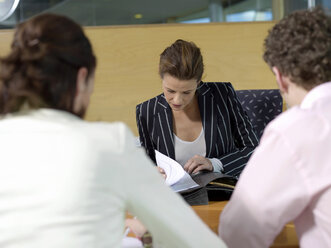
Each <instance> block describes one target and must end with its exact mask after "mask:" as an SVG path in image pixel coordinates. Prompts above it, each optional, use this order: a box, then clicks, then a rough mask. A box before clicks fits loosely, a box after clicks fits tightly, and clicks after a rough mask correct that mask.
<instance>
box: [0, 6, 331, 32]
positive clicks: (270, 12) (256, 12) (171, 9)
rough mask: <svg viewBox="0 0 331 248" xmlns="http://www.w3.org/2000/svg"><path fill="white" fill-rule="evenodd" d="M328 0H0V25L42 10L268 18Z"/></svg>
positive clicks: (77, 14) (81, 17)
mask: <svg viewBox="0 0 331 248" xmlns="http://www.w3.org/2000/svg"><path fill="white" fill-rule="evenodd" d="M313 5H322V6H324V7H326V8H328V9H331V1H330V0H291V1H289V0H167V1H164V0H0V28H13V27H14V26H15V25H16V24H17V23H19V22H21V21H24V20H26V19H28V18H30V17H32V16H34V15H37V14H39V13H43V12H52V13H57V14H62V15H66V16H69V17H70V18H72V19H74V20H75V21H77V22H78V23H80V24H81V25H84V26H100V25H132V24H134V25H136V24H155V23H206V22H242V21H270V20H277V19H280V18H282V17H283V16H284V15H286V14H288V13H290V12H292V11H294V10H297V9H304V8H308V7H309V6H313Z"/></svg>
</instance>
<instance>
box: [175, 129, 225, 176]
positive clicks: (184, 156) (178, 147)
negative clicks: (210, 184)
mask: <svg viewBox="0 0 331 248" xmlns="http://www.w3.org/2000/svg"><path fill="white" fill-rule="evenodd" d="M174 137H175V139H174V143H175V144H174V147H175V154H176V161H177V162H178V163H179V164H180V165H181V166H183V167H184V165H185V164H186V162H187V161H188V160H189V159H191V158H192V157H194V156H195V155H200V156H203V157H205V156H206V140H205V132H204V130H203V128H201V132H200V135H199V137H198V138H196V139H195V140H194V141H185V140H182V139H180V138H179V137H178V136H177V135H176V134H175V133H174ZM208 159H209V160H210V162H211V163H212V165H213V171H214V172H222V170H223V165H222V162H221V161H220V160H219V159H217V158H208Z"/></svg>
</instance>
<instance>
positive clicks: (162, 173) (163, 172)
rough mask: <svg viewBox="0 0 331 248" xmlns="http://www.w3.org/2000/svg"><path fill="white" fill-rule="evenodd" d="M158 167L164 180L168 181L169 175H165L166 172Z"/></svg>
mask: <svg viewBox="0 0 331 248" xmlns="http://www.w3.org/2000/svg"><path fill="white" fill-rule="evenodd" d="M156 167H157V170H158V171H159V172H160V174H161V175H162V176H163V178H164V179H166V178H167V174H165V171H164V170H163V169H162V168H161V167H159V166H156Z"/></svg>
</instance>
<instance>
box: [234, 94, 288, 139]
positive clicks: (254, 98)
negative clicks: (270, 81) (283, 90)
mask: <svg viewBox="0 0 331 248" xmlns="http://www.w3.org/2000/svg"><path fill="white" fill-rule="evenodd" d="M236 93H237V95H238V98H239V101H240V103H241V105H242V106H243V109H244V110H245V111H246V113H247V115H248V117H249V118H250V119H251V122H252V124H253V127H254V129H255V131H256V134H257V136H258V138H259V139H260V138H261V136H262V134H263V131H264V128H265V127H266V125H267V124H268V123H269V122H270V121H272V120H273V119H274V118H275V117H276V116H277V115H279V114H280V113H281V112H282V110H283V98H282V96H281V95H280V93H279V90H278V89H261V90H237V91H236Z"/></svg>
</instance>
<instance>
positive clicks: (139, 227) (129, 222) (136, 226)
mask: <svg viewBox="0 0 331 248" xmlns="http://www.w3.org/2000/svg"><path fill="white" fill-rule="evenodd" d="M125 227H126V228H129V229H130V231H131V232H133V233H134V234H135V235H136V236H137V237H139V238H141V237H142V236H143V235H144V234H145V233H146V232H147V230H146V228H145V227H144V225H143V224H142V223H141V222H140V221H139V220H137V219H126V220H125Z"/></svg>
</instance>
